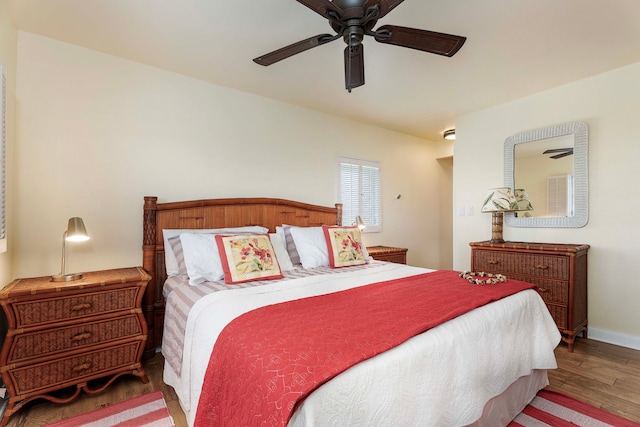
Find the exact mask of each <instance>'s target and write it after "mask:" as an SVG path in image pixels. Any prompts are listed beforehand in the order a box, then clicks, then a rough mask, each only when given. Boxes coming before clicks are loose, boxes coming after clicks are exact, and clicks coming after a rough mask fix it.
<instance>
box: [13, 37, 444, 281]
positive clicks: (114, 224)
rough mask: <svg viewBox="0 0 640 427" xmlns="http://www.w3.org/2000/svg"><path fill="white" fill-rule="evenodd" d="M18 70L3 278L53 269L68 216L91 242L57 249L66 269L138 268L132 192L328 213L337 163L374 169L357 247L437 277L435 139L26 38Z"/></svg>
mask: <svg viewBox="0 0 640 427" xmlns="http://www.w3.org/2000/svg"><path fill="white" fill-rule="evenodd" d="M18 66H19V75H18V85H17V93H18V117H17V127H18V133H19V138H18V145H17V156H16V169H17V180H18V183H17V190H16V193H17V200H16V204H15V213H16V221H15V222H16V224H15V229H16V232H15V234H16V235H17V236H18V237H19V239H18V242H17V244H16V246H17V248H16V249H17V250H16V253H15V258H14V267H15V268H14V275H15V276H16V277H18V276H20V277H24V276H34V275H48V274H53V273H57V272H58V270H59V262H60V245H61V240H62V233H63V231H64V229H65V228H66V222H67V219H68V218H69V217H71V216H81V217H83V218H84V221H85V225H86V227H87V230H88V232H89V233H90V235H91V237H92V239H91V240H90V241H89V242H88V243H86V244H85V243H77V244H69V245H67V248H68V250H69V256H68V260H67V261H68V266H67V267H68V268H67V270H69V271H75V270H79V271H87V270H93V269H101V268H115V267H122V266H129V265H139V264H141V260H142V256H141V255H142V254H141V252H142V251H141V246H142V203H143V196H146V195H156V196H158V197H159V199H160V201H178V200H190V199H198V198H218V197H278V198H285V199H293V200H299V201H303V202H307V203H314V204H321V205H328V206H332V205H333V204H334V203H335V202H336V201H337V187H338V184H337V181H336V176H337V172H336V167H337V165H336V158H337V156H338V155H345V156H353V157H361V158H365V159H369V160H379V161H380V162H381V170H382V198H383V206H382V209H383V211H382V215H383V232H382V233H379V234H378V233H376V234H366V235H365V243H366V244H368V245H373V244H386V245H398V246H403V247H408V248H409V253H408V260H409V263H412V264H414V265H421V266H430V267H434V268H439V263H440V256H439V250H438V247H437V245H434V244H433V242H437V239H438V235H439V230H438V222H439V214H438V212H433V211H432V210H431V206H430V204H429V200H434V199H435V198H437V197H438V194H439V193H438V191H439V190H438V180H437V176H438V175H437V174H438V171H437V168H438V165H437V161H436V160H435V157H436V155H435V151H436V147H437V144H436V143H432V142H429V141H425V140H421V139H417V138H414V137H409V136H406V135H402V134H398V133H394V132H390V131H387V130H383V129H379V128H375V127H372V126H367V125H362V124H359V123H356V122H352V121H347V120H344V119H341V118H337V117H334V116H329V115H325V114H320V113H317V112H312V111H309V110H305V109H302V108H297V107H294V106H291V105H287V104H283V103H279V102H276V101H272V100H269V99H265V98H260V97H257V96H254V95H250V94H246V93H243V92H238V91H234V90H230V89H227V88H223V87H219V86H215V85H212V84H209V83H205V82H202V81H199V80H195V79H192V78H189V77H185V76H182V75H178V74H174V73H170V72H166V71H163V70H159V69H156V68H152V67H149V66H146V65H141V64H138V63H134V62H131V61H128V60H123V59H120V58H116V57H112V56H109V55H105V54H102V53H99V52H96V51H91V50H87V49H83V48H79V47H77V46H73V45H69V44H65V43H62V42H58V41H55V40H51V39H47V38H43V37H40V36H36V35H33V34H30V33H24V32H20V33H19V42H18ZM398 194H401V195H402V197H401V198H400V199H399V200H398V199H396V196H397V195H398ZM424 218H430V219H432V220H431V221H423V219H424ZM408 224H410V225H411V226H408Z"/></svg>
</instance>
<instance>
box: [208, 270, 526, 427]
mask: <svg viewBox="0 0 640 427" xmlns="http://www.w3.org/2000/svg"><path fill="white" fill-rule="evenodd" d="M530 288H535V285H532V284H530V283H524V282H519V281H515V280H508V281H507V282H505V283H499V284H497V285H488V286H479V285H472V284H469V282H467V281H466V280H464V279H461V278H459V277H458V274H457V273H456V272H454V271H436V272H433V273H427V274H420V275H417V276H411V277H407V278H403V279H396V280H390V281H386V282H380V283H375V284H371V285H368V286H363V287H358V288H354V289H349V290H345V291H341V292H336V293H332V294H327V295H320V296H315V297H309V298H304V299H299V300H295V301H290V302H285V303H281V304H275V305H270V306H266V307H262V308H259V309H256V310H253V311H250V312H248V313H245V314H244V315H242V316H239V317H238V318H236V319H235V320H233V321H232V322H231V323H229V325H227V327H226V328H225V329H224V330H223V331H222V332H221V334H220V336H219V337H218V340H217V341H216V344H215V346H214V348H213V351H212V353H211V359H210V361H209V366H208V368H207V372H206V375H205V379H204V386H203V389H202V394H201V396H200V402H199V404H198V410H197V414H196V420H195V426H207V427H208V426H234V427H235V426H254V425H255V426H257V425H267V426H284V425H286V424H287V422H288V421H289V418H290V417H291V415H292V414H293V412H294V410H295V409H296V407H297V405H299V404H300V403H301V402H302V401H303V400H304V399H305V398H306V397H307V396H308V395H309V394H310V393H311V392H312V391H313V390H315V389H316V388H318V387H319V386H320V385H322V384H324V383H325V382H327V381H328V380H330V379H331V378H333V377H334V376H336V375H338V374H340V373H341V372H343V371H345V370H346V369H348V368H349V367H351V366H353V365H355V364H357V363H359V362H361V361H363V360H366V359H369V358H371V357H373V356H375V355H377V354H379V353H382V352H384V351H386V350H388V349H390V348H393V347H395V346H397V345H399V344H401V343H403V342H405V341H406V340H408V339H409V338H411V337H413V336H415V335H417V334H420V333H422V332H424V331H426V330H428V329H430V328H433V327H434V326H437V325H439V324H441V323H443V322H446V321H447V320H450V319H453V318H455V317H457V316H459V315H461V314H464V313H466V312H468V311H470V310H473V309H474V308H477V307H480V306H483V305H485V304H488V303H490V302H493V301H497V300H499V299H501V298H504V297H506V296H509V295H512V294H514V293H516V292H519V291H522V290H525V289H530Z"/></svg>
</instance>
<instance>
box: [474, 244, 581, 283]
mask: <svg viewBox="0 0 640 427" xmlns="http://www.w3.org/2000/svg"><path fill="white" fill-rule="evenodd" d="M473 261H474V270H476V271H486V272H492V273H502V274H509V273H518V274H522V275H527V276H535V277H541V278H552V279H559V280H569V257H566V256H554V255H540V254H527V253H512V252H497V251H486V250H475V251H473Z"/></svg>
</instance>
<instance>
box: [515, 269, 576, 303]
mask: <svg viewBox="0 0 640 427" xmlns="http://www.w3.org/2000/svg"><path fill="white" fill-rule="evenodd" d="M507 279H513V280H521V281H523V282H529V283H533V284H535V285H537V286H538V292H539V293H540V296H541V297H542V299H543V300H544V302H550V303H554V304H562V305H567V304H568V303H569V282H559V281H555V280H546V279H540V278H537V277H526V276H519V275H517V274H514V275H509V276H507Z"/></svg>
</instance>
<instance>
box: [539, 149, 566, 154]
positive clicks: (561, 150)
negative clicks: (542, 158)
mask: <svg viewBox="0 0 640 427" xmlns="http://www.w3.org/2000/svg"><path fill="white" fill-rule="evenodd" d="M566 152H571V153H573V148H551V149H549V150H544V151H543V152H542V154H550V153H566Z"/></svg>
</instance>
